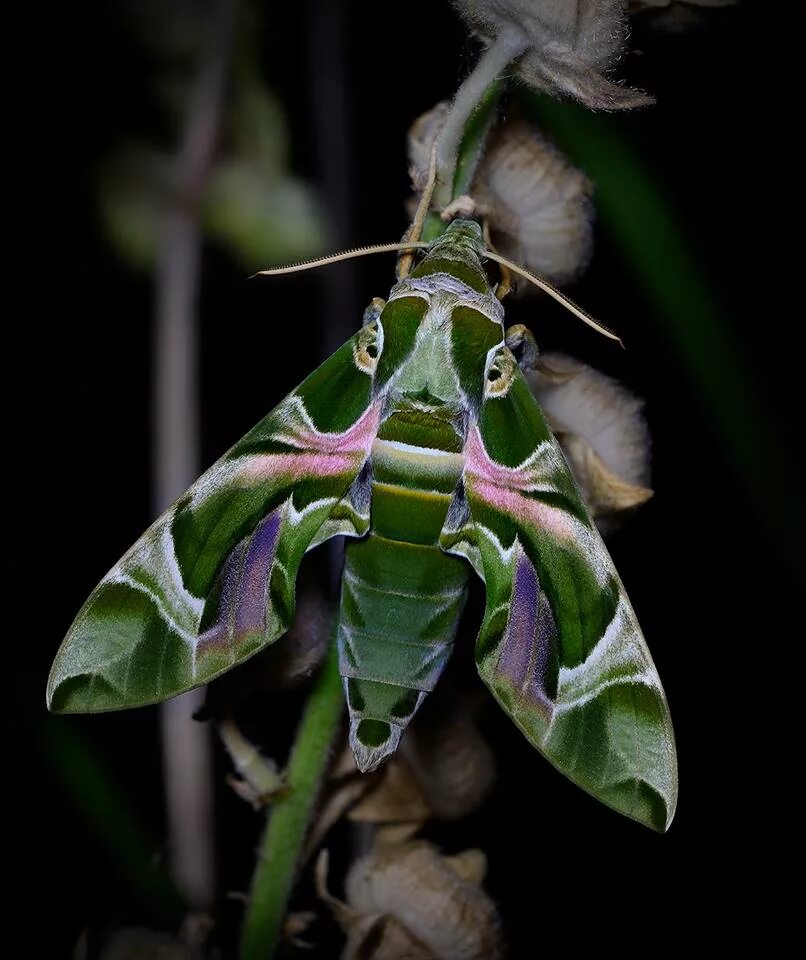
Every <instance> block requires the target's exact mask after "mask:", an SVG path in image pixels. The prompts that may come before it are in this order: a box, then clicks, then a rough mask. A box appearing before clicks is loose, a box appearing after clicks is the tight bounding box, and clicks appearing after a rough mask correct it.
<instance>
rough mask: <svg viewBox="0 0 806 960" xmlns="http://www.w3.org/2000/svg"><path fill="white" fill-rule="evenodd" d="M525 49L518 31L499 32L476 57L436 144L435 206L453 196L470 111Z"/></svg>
mask: <svg viewBox="0 0 806 960" xmlns="http://www.w3.org/2000/svg"><path fill="white" fill-rule="evenodd" d="M526 45H527V40H526V38H525V37H524V35H523V33H522V32H521V31H520V30H518V29H516V28H515V27H511V28H507V29H504V30H502V31H501V33H500V34H499V36H498V37H497V38H496V39H495V40H494V41H493V42H492V43H491V44H490V46H489V47H487V49H486V50H485V51H484V53H483V54H482V55H481V57H479V61H478V63H477V64H476V66H475V68H474V70H473V72H472V73H471V74H470V76H469V77H468V78H467V79H466V80H465V82H464V83H463V84H462V85H461V87H459V89H458V91H457V92H456V96H455V97H454V100H453V104H452V105H451V109H450V111H449V112H448V116H447V117H446V119H445V124H444V126H443V127H442V130H441V131H440V134H439V139H438V141H437V183H436V187H435V188H434V200H433V202H434V205H435V206H437V207H445V206H447V204H448V203H449V202H450V200H451V199H452V197H453V196H454V195H455V194H454V192H453V188H454V182H455V179H456V173H457V169H458V166H459V164H458V158H457V155H458V153H459V148H460V145H461V143H462V141H463V139H464V138H465V133H466V131H467V130H468V128H469V126H470V121H471V117H472V115H473V113H474V111H475V110H476V109H477V108H478V107H479V105H480V104H481V103H483V102H484V99H485V96H486V95H487V94H488V92H489V88H490V87H491V85H492V84H494V83H495V81H496V79H497V78H498V77H499V75H500V74H501V73H502V72H503V71H504V70H505V69H506V67H507V66H508V65H509V64H510V63H511V62H512V61H513V60H515V59H517V58H518V57H519V56H520V55H521V54H522V53H523V51H524V50H525V49H526ZM485 135H486V131H485Z"/></svg>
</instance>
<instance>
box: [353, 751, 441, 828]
mask: <svg viewBox="0 0 806 960" xmlns="http://www.w3.org/2000/svg"><path fill="white" fill-rule="evenodd" d="M430 814H431V810H430V809H429V805H428V803H427V802H426V799H425V797H424V796H423V790H422V788H421V787H420V784H419V783H418V782H417V780H416V778H415V777H414V775H413V774H412V772H411V770H410V769H409V767H408V765H407V764H405V763H404V762H402V761H401V760H399V759H397V758H393V759H392V760H390V761H389V762H387V764H386V766H385V769H384V775H383V776H382V777H380V778H379V780H378V784H377V786H375V787H374V788H371V789H370V790H369V791H368V792H367V793H366V794H365V795H364V796H363V797H362V798H361V800H360V801H359V802H358V803H357V804H356V805H355V806H354V807H353V808H352V809H351V810H350V812H349V814H348V817H349V819H350V820H358V821H361V822H363V823H398V822H413V823H422V822H424V821H425V820H427V819H428V817H429V816H430Z"/></svg>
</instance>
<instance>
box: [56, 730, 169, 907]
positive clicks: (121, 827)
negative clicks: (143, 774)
mask: <svg viewBox="0 0 806 960" xmlns="http://www.w3.org/2000/svg"><path fill="white" fill-rule="evenodd" d="M76 726H77V725H76V724H75V723H70V722H69V721H67V722H65V721H64V720H63V719H62V718H59V722H58V723H52V722H49V721H46V722H44V723H43V724H42V726H41V729H40V736H41V739H42V749H43V756H46V757H48V758H49V762H50V764H51V766H52V769H53V772H54V773H55V774H56V775H57V776H58V777H59V779H60V780H61V781H62V784H63V786H64V792H65V795H66V796H68V797H69V798H70V800H71V802H72V805H73V806H74V807H75V809H76V810H78V811H79V813H80V815H81V816H82V817H83V818H84V820H85V821H86V823H87V825H88V827H89V829H90V830H91V831H92V832H93V833H94V834H95V835H96V836H97V837H98V838H99V839H100V841H101V842H102V844H103V845H104V847H105V848H106V850H107V853H108V855H109V857H110V860H111V861H112V863H114V864H115V867H116V872H118V873H119V874H120V875H121V876H122V877H123V878H125V880H126V882H127V883H128V885H129V887H130V888H131V890H132V891H133V893H134V894H135V896H136V897H137V899H138V900H139V902H140V903H141V904H142V905H143V906H144V907H145V908H146V909H147V910H148V912H149V914H150V917H151V918H152V919H153V922H154V923H155V924H157V925H161V926H176V925H178V923H179V921H180V920H181V918H182V917H183V916H184V915H185V912H186V911H187V905H186V903H185V902H184V900H183V898H182V897H181V895H180V893H179V891H178V890H177V889H176V887H175V886H174V885H173V884H172V883H171V880H170V878H169V877H168V875H167V873H166V871H165V869H164V867H163V866H162V865H161V864H160V863H159V862H158V861H157V860H156V858H155V857H154V851H155V850H156V849H157V844H156V843H155V842H154V839H153V837H150V836H149V835H148V833H147V831H146V830H145V829H144V828H143V826H142V824H141V823H140V821H139V819H138V816H137V813H136V811H135V810H134V808H133V806H132V803H131V798H130V797H129V796H128V795H127V794H126V793H125V792H124V791H123V790H122V789H121V788H120V786H119V785H118V784H117V783H115V781H114V780H113V779H112V777H110V775H109V772H108V771H107V770H106V769H105V768H104V767H103V765H102V763H101V762H100V759H99V757H98V756H97V754H96V753H95V751H93V749H92V748H91V747H90V745H89V744H88V743H87V742H86V741H85V740H84V739H83V738H82V736H81V734H80V733H78V732H77V730H76V729H75V728H76Z"/></svg>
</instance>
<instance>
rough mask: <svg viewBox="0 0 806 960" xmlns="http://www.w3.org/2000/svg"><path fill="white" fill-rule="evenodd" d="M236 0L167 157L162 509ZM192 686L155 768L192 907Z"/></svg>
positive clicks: (206, 881) (208, 894)
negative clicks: (173, 152) (171, 172)
mask: <svg viewBox="0 0 806 960" xmlns="http://www.w3.org/2000/svg"><path fill="white" fill-rule="evenodd" d="M236 6H237V4H236V2H235V0H215V2H214V3H213V6H212V9H211V11H210V15H209V19H208V21H207V27H206V34H207V35H206V37H205V41H206V42H205V44H204V52H203V53H202V55H201V59H200V63H199V66H198V72H197V76H196V81H195V83H194V85H193V88H192V90H191V94H190V100H189V104H188V108H187V114H186V117H185V124H184V129H183V131H182V140H181V144H180V147H179V152H178V155H177V158H176V175H175V184H176V196H175V199H174V203H173V205H172V208H171V210H170V211H169V213H168V215H167V217H166V220H165V224H164V226H163V231H162V236H161V243H160V250H159V257H158V262H157V269H156V278H155V284H156V331H155V341H154V398H153V414H154V426H153V436H154V500H155V506H156V509H157V511H158V512H162V511H163V510H165V509H166V507H167V506H168V505H169V504H170V503H172V502H173V501H174V500H175V499H176V498H177V497H178V496H179V495H180V494H181V493H182V492H183V491H184V490H185V489H186V488H187V487H188V486H190V484H191V483H192V482H193V480H194V479H195V477H196V475H197V474H198V472H199V466H200V464H199V460H200V457H199V422H198V334H197V327H198V323H197V315H196V313H197V311H196V308H197V299H198V290H199V273H200V259H201V232H200V228H199V208H200V205H201V199H202V196H203V193H204V187H205V183H206V181H207V176H208V173H209V170H210V166H211V164H212V161H213V156H214V151H215V146H216V142H217V139H218V131H219V127H220V122H221V113H222V107H223V101H224V91H225V86H226V78H227V73H228V67H229V62H230V54H231V50H232V43H233V33H234V22H235V10H236ZM203 697H204V693H203V691H201V690H197V691H191V692H190V693H188V694H185V695H184V696H182V697H178V698H176V699H174V700H171V701H169V702H168V703H167V704H164V705H163V707H162V708H161V712H160V717H161V724H162V746H163V772H164V780H165V798H166V807H167V813H168V825H169V832H170V855H171V870H172V873H173V876H174V880H175V882H176V883H177V885H178V886H179V887H180V888H181V889H182V891H183V892H184V893H185V894H186V895H187V897H188V898H189V900H190V901H191V903H193V904H194V906H197V907H209V906H210V904H211V903H212V901H213V899H214V896H215V856H214V830H213V811H212V793H213V791H212V750H211V745H210V735H209V732H208V730H207V729H206V728H205V727H204V726H203V725H201V724H198V723H196V722H195V721H194V720H193V714H194V713H195V711H196V710H197V709H198V707H199V706H200V705H201V703H202V702H203Z"/></svg>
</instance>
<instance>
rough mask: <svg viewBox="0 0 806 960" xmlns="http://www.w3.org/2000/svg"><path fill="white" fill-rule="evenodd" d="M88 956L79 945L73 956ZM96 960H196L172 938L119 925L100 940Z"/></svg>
mask: <svg viewBox="0 0 806 960" xmlns="http://www.w3.org/2000/svg"><path fill="white" fill-rule="evenodd" d="M88 955H89V951H88V950H86V949H85V946H84V945H83V944H79V947H78V948H77V950H76V953H75V956H76V958H83V957H85V956H88ZM93 956H98V957H99V958H100V960H143V958H145V957H148V958H149V960H197V957H198V954H196V953H195V952H194V951H193V950H192V949H191V948H190V947H187V946H186V945H185V944H183V943H180V941H179V940H177V939H176V938H175V937H172V936H170V935H169V934H167V933H161V932H159V931H157V930H148V929H147V928H146V927H123V928H122V929H120V930H116V931H115V932H114V933H112V934H110V935H109V937H108V938H107V939H106V940H105V941H104V944H103V946H102V947H101V950H100V953H98V954H95V953H94V954H93Z"/></svg>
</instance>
